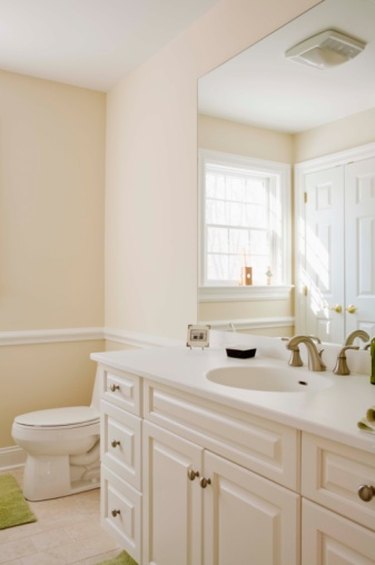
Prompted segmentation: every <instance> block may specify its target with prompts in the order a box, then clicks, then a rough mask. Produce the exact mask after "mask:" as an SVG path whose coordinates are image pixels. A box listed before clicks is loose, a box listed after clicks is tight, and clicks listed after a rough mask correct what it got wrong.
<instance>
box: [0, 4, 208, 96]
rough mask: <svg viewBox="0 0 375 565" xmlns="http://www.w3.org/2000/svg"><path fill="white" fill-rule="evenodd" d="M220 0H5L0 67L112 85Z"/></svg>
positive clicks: (0, 20)
mask: <svg viewBox="0 0 375 565" xmlns="http://www.w3.org/2000/svg"><path fill="white" fill-rule="evenodd" d="M217 1H218V0H0V69H3V70H7V71H12V72H17V73H22V74H26V75H32V76H36V77H39V78H45V79H50V80H55V81H59V82H65V83H68V84H74V85H77V86H82V87H86V88H91V89H94V90H103V91H107V90H108V89H110V88H111V87H112V86H114V85H115V84H116V83H117V82H118V81H119V80H120V79H121V78H122V77H123V76H124V75H125V74H126V73H127V72H128V71H129V70H131V69H133V68H134V67H136V66H137V65H139V64H141V63H142V62H144V61H145V60H146V59H148V58H149V57H150V56H152V54H153V53H155V52H156V51H158V50H159V49H160V48H161V47H163V46H164V45H165V44H166V43H168V42H169V41H170V40H172V39H173V38H174V37H175V36H177V35H178V34H179V33H180V32H181V31H182V30H183V29H185V28H187V27H188V26H189V25H190V24H191V23H192V22H193V21H194V20H195V19H197V18H198V17H199V16H201V15H202V14H203V13H205V12H206V11H207V10H209V9H210V7H211V6H213V5H214V4H215V3H216V2H217Z"/></svg>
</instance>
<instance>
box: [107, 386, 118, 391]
mask: <svg viewBox="0 0 375 565" xmlns="http://www.w3.org/2000/svg"><path fill="white" fill-rule="evenodd" d="M109 388H110V389H111V391H112V392H116V390H120V385H111V386H110V387H109Z"/></svg>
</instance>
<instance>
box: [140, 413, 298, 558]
mask: <svg viewBox="0 0 375 565" xmlns="http://www.w3.org/2000/svg"><path fill="white" fill-rule="evenodd" d="M144 464H145V489H144V522H143V523H144V534H145V544H144V547H145V552H144V563H147V564H151V563H152V564H155V565H175V564H176V563H178V564H179V565H199V564H201V563H203V564H204V565H218V564H219V563H220V564H223V565H224V564H228V565H230V564H231V563H236V564H240V565H246V564H248V563H259V564H263V563H264V564H269V565H271V564H276V563H278V564H280V565H283V564H284V565H296V564H297V563H298V562H299V553H298V548H299V545H298V537H297V532H298V523H299V496H298V495H297V494H295V493H293V492H291V491H289V490H288V489H286V488H285V487H281V486H279V485H277V484H275V483H273V482H272V481H270V480H268V479H264V478H263V477H260V476H259V475H257V474H255V473H253V472H251V471H249V470H247V469H245V468H243V467H241V466H240V465H237V464H235V463H232V462H231V461H228V460H227V459H224V458H223V457H220V456H217V455H215V454H213V453H211V452H210V451H207V450H205V449H204V448H203V447H201V446H198V445H195V444H194V443H191V442H189V441H186V440H184V439H182V438H180V437H178V436H176V435H175V434H172V433H170V432H167V431H166V430H163V429H162V428H159V427H158V426H155V425H153V424H150V423H148V422H145V424H144Z"/></svg>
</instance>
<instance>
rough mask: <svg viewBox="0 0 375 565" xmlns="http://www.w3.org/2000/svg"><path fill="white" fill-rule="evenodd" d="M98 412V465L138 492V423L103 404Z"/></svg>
mask: <svg viewBox="0 0 375 565" xmlns="http://www.w3.org/2000/svg"><path fill="white" fill-rule="evenodd" d="M101 409H102V416H101V461H102V463H103V464H104V465H106V466H107V467H109V468H110V469H112V470H113V471H114V472H115V473H117V474H118V475H119V476H120V477H121V478H123V479H125V480H126V481H127V482H128V483H130V484H131V485H132V486H134V487H135V488H137V489H140V488H141V420H140V419H139V418H137V416H133V415H132V414H128V413H127V412H124V411H123V410H121V408H118V407H117V406H113V405H112V404H110V403H109V402H106V401H105V400H102V401H101Z"/></svg>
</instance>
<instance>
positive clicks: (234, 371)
mask: <svg viewBox="0 0 375 565" xmlns="http://www.w3.org/2000/svg"><path fill="white" fill-rule="evenodd" d="M206 377H207V379H208V380H210V381H212V382H214V383H217V384H220V385H224V386H229V387H234V388H244V389H249V390H260V391H266V392H313V391H319V390H323V389H325V388H328V387H329V386H331V385H332V382H331V381H330V380H329V379H327V378H326V377H323V376H322V375H321V374H319V373H313V374H312V375H310V374H309V375H306V374H305V373H303V374H302V376H301V371H300V370H298V369H295V370H293V369H289V368H288V367H286V368H276V367H221V368H219V369H212V370H211V371H208V373H207V375H206Z"/></svg>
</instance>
